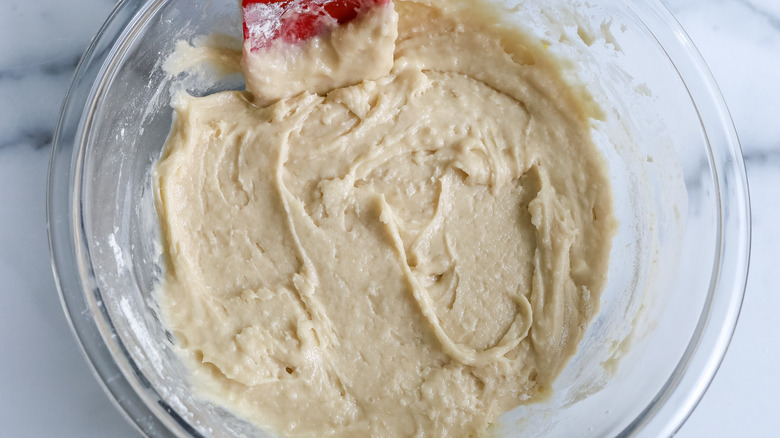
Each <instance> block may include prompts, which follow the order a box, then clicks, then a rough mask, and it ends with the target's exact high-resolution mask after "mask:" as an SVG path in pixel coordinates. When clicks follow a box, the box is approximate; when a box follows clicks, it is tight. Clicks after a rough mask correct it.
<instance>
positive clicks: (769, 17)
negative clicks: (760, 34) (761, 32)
mask: <svg viewBox="0 0 780 438" xmlns="http://www.w3.org/2000/svg"><path fill="white" fill-rule="evenodd" d="M735 1H736V2H737V3H739V4H741V5H743V6H745V7H746V8H747V9H749V10H750V12H753V13H754V14H757V15H760V16H761V17H762V18H764V19H766V21H767V22H768V23H769V25H770V26H772V28H773V29H774V30H775V31H777V32H780V17H778V16H777V15H775V14H773V13H772V12H771V11H770V10H768V9H764V8H763V7H761V6H758V5H756V4H755V3H754V2H752V1H750V0H735Z"/></svg>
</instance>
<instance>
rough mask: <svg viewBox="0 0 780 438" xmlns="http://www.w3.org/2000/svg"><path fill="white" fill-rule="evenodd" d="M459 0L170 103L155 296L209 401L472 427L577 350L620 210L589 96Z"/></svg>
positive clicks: (412, 431) (314, 416) (522, 395)
mask: <svg viewBox="0 0 780 438" xmlns="http://www.w3.org/2000/svg"><path fill="white" fill-rule="evenodd" d="M471 3H474V2H471ZM459 5H460V3H455V2H438V1H437V2H432V4H431V5H425V4H422V3H413V2H406V1H397V2H396V3H395V9H396V11H397V12H398V18H397V22H396V21H395V19H394V20H391V22H392V25H393V26H397V39H396V40H395V42H394V44H389V45H387V47H388V48H387V50H389V51H390V52H389V53H388V56H390V57H391V58H392V59H393V62H392V65H388V69H389V70H388V71H386V72H384V74H381V75H380V76H379V77H378V78H376V79H373V80H365V81H359V82H358V83H356V84H355V85H349V86H344V87H342V88H336V89H333V90H330V91H323V90H316V91H317V92H319V93H320V94H313V93H310V92H303V93H300V94H296V95H294V96H293V97H286V98H282V99H281V100H274V99H273V98H271V99H268V98H267V96H265V97H263V96H260V97H258V98H257V99H256V100H255V99H254V98H253V96H252V95H251V94H249V93H241V92H225V93H219V94H215V95H212V96H207V97H202V98H194V97H187V98H185V99H181V100H180V101H179V102H178V104H177V108H176V110H177V118H176V122H175V126H174V128H173V131H172V132H171V135H170V139H169V141H168V144H167V146H166V149H165V153H164V156H163V158H162V159H161V161H160V162H159V164H158V166H157V169H156V172H157V173H156V176H155V184H156V187H157V195H158V198H157V201H158V204H157V207H158V212H159V215H160V219H161V222H162V224H163V229H164V235H165V239H166V248H167V254H168V256H169V259H168V262H169V266H168V271H167V277H166V280H165V284H164V287H163V289H162V291H161V294H160V304H161V307H162V309H163V313H164V316H165V322H166V324H167V326H168V327H169V328H170V330H171V331H172V332H173V334H174V335H175V338H176V344H177V346H178V347H179V348H180V349H181V352H182V354H183V355H184V356H185V357H186V358H187V359H188V360H190V361H191V362H192V367H193V373H194V377H193V380H194V381H195V382H196V385H197V386H198V387H199V388H200V389H201V390H202V391H203V393H204V395H205V396H207V397H208V398H210V399H212V400H214V401H215V402H216V403H219V404H222V405H224V406H226V407H228V408H229V409H231V410H233V411H235V412H236V413H238V414H239V415H240V416H242V417H245V418H247V419H250V420H251V421H253V422H255V423H258V424H260V425H262V426H263V427H266V428H269V429H270V430H273V431H276V432H279V433H282V434H285V435H311V436H328V435H336V436H351V435H354V436H369V435H371V436H468V435H479V434H481V433H483V432H484V431H485V429H486V428H487V427H488V425H489V424H490V423H491V422H494V421H495V420H496V419H497V417H498V416H499V415H500V414H501V413H503V412H505V411H507V410H509V409H512V408H513V407H516V406H518V405H519V404H522V403H527V402H531V401H534V400H538V399H539V398H541V397H544V396H545V394H546V393H548V391H549V388H550V387H551V384H552V382H553V380H554V378H555V377H556V376H557V375H558V373H559V372H560V371H561V369H562V368H563V367H564V365H565V364H566V362H567V360H568V358H569V357H570V356H571V355H572V354H573V353H574V352H575V350H576V348H577V343H578V342H579V340H580V339H581V337H582V334H583V332H584V330H585V328H586V326H587V324H588V322H589V321H590V319H591V318H592V317H593V315H594V314H595V313H596V312H597V310H598V302H599V301H598V299H599V294H600V292H601V290H602V289H603V287H604V285H605V282H606V272H607V267H608V257H609V251H610V244H611V238H612V234H613V229H614V220H613V217H612V209H611V202H612V201H611V194H610V193H611V192H610V185H609V180H608V177H607V170H606V168H605V164H604V162H603V159H602V157H601V156H600V154H599V152H598V150H597V149H596V147H595V146H594V144H593V142H592V140H591V137H590V128H589V117H591V116H594V115H595V114H592V112H593V111H592V108H593V105H592V104H591V103H590V101H589V100H588V99H587V98H584V97H583V96H584V93H582V92H581V91H579V92H577V91H574V89H573V88H572V87H570V86H569V85H567V84H566V83H564V81H563V80H562V79H561V76H560V72H559V69H558V67H557V65H556V63H555V62H554V60H552V59H549V58H548V57H546V56H545V53H544V49H542V48H540V47H537V46H538V44H537V43H535V42H532V41H529V40H527V39H525V38H524V37H523V36H522V35H521V34H520V33H518V32H516V31H513V30H509V29H507V28H504V27H501V26H496V25H494V24H491V23H495V21H494V20H493V21H492V19H491V17H489V16H488V14H486V13H484V12H482V13H477V12H475V11H476V9H471V8H465V7H463V6H462V5H461V6H459ZM479 8H481V9H484V5H479ZM360 25H361V24H360V23H356V24H355V26H360ZM393 31H395V29H393ZM377 35H380V36H382V37H383V38H386V37H387V35H388V33H387V32H378V33H377ZM391 35H392V36H393V37H395V33H394V32H391ZM322 39H323V41H319V42H317V44H326V43H328V41H327V38H326V37H323V38H322ZM383 47H384V46H383ZM353 62H355V63H357V62H359V60H357V59H356V60H353ZM274 74H278V72H274ZM282 95H284V93H283V94H282ZM266 100H268V101H270V102H271V103H270V104H267V102H266Z"/></svg>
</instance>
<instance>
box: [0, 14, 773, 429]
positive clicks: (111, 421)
mask: <svg viewBox="0 0 780 438" xmlns="http://www.w3.org/2000/svg"><path fill="white" fill-rule="evenodd" d="M666 1H667V5H668V6H669V8H670V9H671V11H672V12H673V13H674V14H675V16H676V17H677V18H678V19H679V21H680V22H681V23H682V25H683V26H684V27H685V29H686V30H687V31H688V33H689V34H690V36H691V38H692V39H693V41H694V42H695V43H696V45H697V46H698V47H699V50H700V51H701V53H702V55H703V56H704V58H705V60H706V61H707V63H708V64H709V66H710V68H711V70H712V72H713V74H714V76H715V78H716V80H717V81H718V84H719V85H720V87H721V90H722V92H723V94H724V96H725V98H726V101H727V103H728V105H729V108H730V110H731V113H732V115H733V118H734V122H735V124H736V127H737V131H738V134H739V136H740V139H741V142H742V147H743V150H744V155H745V161H746V165H747V170H748V178H749V181H750V188H751V198H752V207H753V251H752V260H751V269H750V278H749V281H748V286H747V293H746V296H745V301H744V306H743V310H742V315H741V318H740V321H739V324H738V326H737V329H736V332H735V335H734V339H733V342H732V344H731V348H730V350H729V352H728V354H727V355H726V358H725V360H724V362H723V365H722V367H721V369H720V371H719V372H718V374H717V376H716V377H715V380H714V381H713V383H712V385H711V387H710V389H709V390H708V392H707V393H706V394H705V396H704V398H703V400H702V401H701V403H700V405H699V406H698V407H697V409H696V410H695V411H694V413H693V415H692V416H691V418H690V419H689V420H688V422H687V423H686V424H685V425H684V426H683V427H682V429H681V430H680V432H679V434H678V436H681V437H699V436H707V437H720V436H723V437H726V436H749V437H753V436H777V434H778V433H780V432H778V431H780V412H778V406H779V404H778V401H777V394H780V344H778V340H780V325H778V324H777V323H776V319H775V318H776V314H775V312H777V309H780V294H778V288H777V287H776V282H775V281H774V280H772V275H773V274H772V273H773V272H776V270H777V266H776V263H777V260H778V258H779V257H778V256H779V255H780V250H779V249H778V248H780V225H779V224H778V218H780V215H778V212H780V195H779V194H778V190H777V187H780V119H778V109H780V1H778V0H666ZM114 3H115V2H114V0H37V1H34V2H31V1H28V0H0V206H2V207H0V352H2V356H3V357H2V359H1V360H0V436H8V437H44V436H62V437H70V436H72V437H84V436H111V437H122V436H128V437H129V436H137V432H135V430H134V429H133V428H132V427H131V426H130V424H129V423H127V422H126V421H125V420H124V419H123V418H122V416H121V415H120V414H119V413H118V412H117V411H116V410H115V409H114V407H113V405H112V404H111V403H110V402H109V400H108V398H107V397H106V396H105V395H104V394H103V392H102V391H101V389H100V387H99V385H98V383H97V382H96V381H95V380H94V378H93V377H92V374H91V373H90V371H89V368H88V366H87V364H86V362H85V360H84V358H83V357H82V355H81V353H80V352H79V349H78V347H77V344H76V341H75V339H74V337H73V335H72V334H71V332H70V328H69V327H68V325H67V322H66V319H65V316H64V314H63V312H62V309H61V307H60V303H59V299H58V297H57V291H56V287H55V284H54V279H53V275H52V271H51V267H50V264H49V255H48V243H47V235H46V219H45V192H46V175H47V166H48V160H49V153H50V149H51V139H52V135H53V131H54V127H55V124H56V118H57V115H58V112H59V108H60V104H61V102H62V98H63V96H64V95H65V92H66V90H67V87H68V84H69V81H70V78H71V75H72V74H73V71H74V69H75V67H76V63H77V62H78V60H79V57H80V55H81V53H82V52H83V50H84V49H85V48H86V46H87V44H88V43H89V40H90V38H91V37H92V36H93V35H94V34H95V33H96V31H97V30H98V28H99V26H100V24H101V23H102V22H103V20H104V19H105V17H106V16H107V15H108V13H109V12H110V10H111V8H112V7H113V5H114Z"/></svg>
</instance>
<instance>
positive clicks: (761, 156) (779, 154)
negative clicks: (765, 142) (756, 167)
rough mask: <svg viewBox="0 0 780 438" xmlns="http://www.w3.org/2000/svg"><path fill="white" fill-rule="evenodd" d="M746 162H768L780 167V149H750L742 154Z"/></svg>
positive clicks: (767, 163)
mask: <svg viewBox="0 0 780 438" xmlns="http://www.w3.org/2000/svg"><path fill="white" fill-rule="evenodd" d="M742 158H743V159H744V160H745V163H746V164H750V165H752V164H766V165H770V166H771V165H774V166H777V167H778V168H780V149H769V150H760V151H750V152H746V153H744V154H743V155H742Z"/></svg>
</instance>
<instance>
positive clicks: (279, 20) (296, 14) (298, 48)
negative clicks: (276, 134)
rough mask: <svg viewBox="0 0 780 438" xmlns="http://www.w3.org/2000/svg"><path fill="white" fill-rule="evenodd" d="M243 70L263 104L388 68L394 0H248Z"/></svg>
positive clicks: (374, 75)
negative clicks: (392, 0)
mask: <svg viewBox="0 0 780 438" xmlns="http://www.w3.org/2000/svg"><path fill="white" fill-rule="evenodd" d="M243 18H244V50H243V51H244V54H243V62H242V66H243V70H244V76H245V77H246V85H247V90H249V91H250V92H252V94H253V95H254V96H255V99H256V102H257V103H259V104H261V105H264V104H268V103H271V102H273V101H275V100H278V99H281V98H286V97H292V96H294V95H296V94H298V93H301V92H304V91H308V92H313V93H320V94H322V93H325V92H328V91H330V90H333V89H336V88H341V87H344V86H348V85H354V84H358V83H360V82H362V81H364V80H373V79H378V78H380V77H382V76H384V75H386V74H388V73H389V72H390V69H391V68H392V66H393V50H394V48H395V39H396V37H397V36H398V15H397V14H396V12H395V10H394V8H393V3H392V2H391V1H390V0H282V1H278V0H259V1H258V0H244V2H243Z"/></svg>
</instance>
